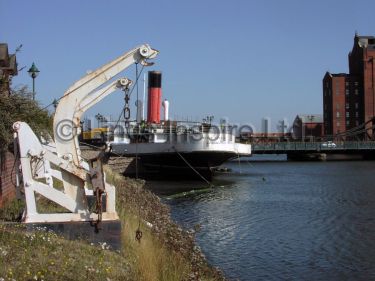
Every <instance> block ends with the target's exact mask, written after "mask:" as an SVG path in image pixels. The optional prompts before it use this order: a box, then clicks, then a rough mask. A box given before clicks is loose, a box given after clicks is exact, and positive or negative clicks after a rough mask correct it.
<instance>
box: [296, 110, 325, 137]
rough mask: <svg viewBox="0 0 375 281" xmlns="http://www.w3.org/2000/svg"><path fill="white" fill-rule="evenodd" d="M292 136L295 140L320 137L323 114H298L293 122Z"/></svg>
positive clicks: (321, 134)
mask: <svg viewBox="0 0 375 281" xmlns="http://www.w3.org/2000/svg"><path fill="white" fill-rule="evenodd" d="M292 128H293V137H294V138H295V139H297V140H309V141H313V140H315V139H320V138H321V137H322V136H323V116H322V115H321V114H299V115H297V116H296V118H295V119H294V122H293V127H292Z"/></svg>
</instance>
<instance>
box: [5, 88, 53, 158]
mask: <svg viewBox="0 0 375 281" xmlns="http://www.w3.org/2000/svg"><path fill="white" fill-rule="evenodd" d="M30 97H31V93H30V91H29V90H28V89H27V87H22V88H20V89H18V90H12V93H11V95H9V96H6V95H2V94H0V120H1V122H0V153H1V154H3V153H4V152H5V151H7V150H8V149H9V147H10V145H11V144H12V143H13V128H12V126H13V123H14V122H16V121H23V122H26V123H27V124H28V125H29V126H30V127H31V128H32V129H33V131H34V132H35V133H36V135H40V134H41V133H42V132H46V131H47V132H48V133H51V132H52V116H51V115H50V114H49V113H48V111H47V110H45V109H42V108H41V106H40V105H39V104H38V102H36V101H33V100H32V99H31V98H30Z"/></svg>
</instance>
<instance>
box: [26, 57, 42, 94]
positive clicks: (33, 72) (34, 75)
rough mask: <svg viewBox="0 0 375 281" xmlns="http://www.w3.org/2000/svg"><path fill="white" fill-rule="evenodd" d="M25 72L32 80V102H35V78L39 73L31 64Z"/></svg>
mask: <svg viewBox="0 0 375 281" xmlns="http://www.w3.org/2000/svg"><path fill="white" fill-rule="evenodd" d="M27 72H28V73H29V75H30V77H31V78H32V79H33V100H35V78H36V77H37V76H38V74H39V72H40V71H39V69H38V68H37V67H36V66H35V63H33V64H32V66H31V67H30V69H29V70H28V71H27Z"/></svg>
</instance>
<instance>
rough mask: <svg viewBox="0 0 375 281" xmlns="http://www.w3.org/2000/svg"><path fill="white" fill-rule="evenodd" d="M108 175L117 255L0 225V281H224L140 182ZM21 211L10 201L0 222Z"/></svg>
mask: <svg viewBox="0 0 375 281" xmlns="http://www.w3.org/2000/svg"><path fill="white" fill-rule="evenodd" d="M106 173H107V181H109V182H111V183H113V184H114V185H115V186H116V195H117V196H116V199H117V202H116V203H117V212H118V214H119V216H120V220H121V222H122V229H123V232H122V237H121V238H122V249H121V251H119V252H115V251H110V250H107V249H105V247H102V246H100V245H91V244H89V243H87V242H85V241H69V240H65V239H63V238H61V237H59V236H57V235H56V234H54V233H52V232H46V231H44V230H37V231H34V232H30V231H26V227H25V225H22V224H16V223H10V224H9V223H8V224H0V280H3V279H4V280H57V281H59V280H61V281H62V280H64V281H65V280H94V281H95V280H104V281H109V280H140V281H142V280H144V281H153V280H163V281H174V280H222V279H223V278H222V276H221V275H220V274H218V272H217V271H215V270H214V269H213V268H211V267H210V266H209V265H208V264H207V263H206V262H205V260H203V259H199V258H197V255H196V254H194V251H193V250H192V249H193V248H194V239H193V238H187V236H186V235H184V234H183V233H184V232H183V231H182V230H180V229H179V227H178V226H177V225H176V224H174V223H173V222H171V221H170V217H169V209H168V207H167V206H165V205H164V204H162V203H161V202H160V200H159V198H158V197H156V196H155V195H153V194H152V193H150V192H148V191H147V190H144V189H143V188H142V186H143V184H144V182H142V181H136V180H131V179H124V178H123V177H121V176H119V175H117V174H114V173H112V172H111V171H110V170H108V169H106ZM39 201H41V202H40V203H42V204H41V205H43V206H44V205H45V204H46V202H45V201H44V200H42V199H39ZM22 209H23V205H22V204H21V203H20V202H19V201H14V202H10V203H9V206H8V207H7V208H5V209H2V213H0V214H1V216H0V218H5V217H7V218H9V219H10V220H11V219H12V218H14V217H16V214H18V213H19V212H20V211H22ZM52 209H53V208H52ZM146 221H147V222H150V223H152V224H153V227H150V226H149V225H147V223H146ZM160 221H162V222H160ZM139 226H140V229H141V231H142V232H143V236H142V239H141V241H140V242H138V241H137V240H136V239H135V231H136V230H137V229H138V227H139ZM155 226H158V229H157V230H156V227H155ZM103 248H104V249H103ZM198 257H199V256H198ZM1 278H3V279H1Z"/></svg>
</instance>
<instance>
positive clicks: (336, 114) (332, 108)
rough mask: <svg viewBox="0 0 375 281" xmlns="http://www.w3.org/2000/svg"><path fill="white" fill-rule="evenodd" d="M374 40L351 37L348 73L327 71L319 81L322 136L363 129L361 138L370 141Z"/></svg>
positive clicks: (374, 91)
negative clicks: (321, 84) (321, 96)
mask: <svg viewBox="0 0 375 281" xmlns="http://www.w3.org/2000/svg"><path fill="white" fill-rule="evenodd" d="M374 57H375V37H374V36H359V35H358V34H356V35H355V36H354V45H353V49H352V51H351V52H350V53H349V55H348V59H349V73H348V74H347V73H338V74H333V73H329V72H327V73H326V74H325V76H324V78H323V116H324V134H325V135H326V136H332V138H333V137H335V136H337V135H340V134H343V133H345V132H347V131H349V130H357V129H358V130H360V129H361V128H363V127H364V126H366V128H367V129H368V130H367V134H365V133H362V134H360V135H358V136H359V137H361V138H372V135H373V132H372V130H371V129H369V128H371V127H372V125H373V124H372V123H373V118H374V116H375V104H374V96H375V88H374V79H375V73H374V71H375V69H374Z"/></svg>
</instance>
